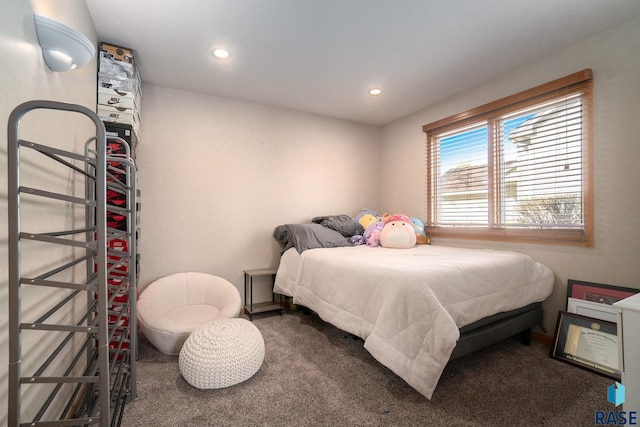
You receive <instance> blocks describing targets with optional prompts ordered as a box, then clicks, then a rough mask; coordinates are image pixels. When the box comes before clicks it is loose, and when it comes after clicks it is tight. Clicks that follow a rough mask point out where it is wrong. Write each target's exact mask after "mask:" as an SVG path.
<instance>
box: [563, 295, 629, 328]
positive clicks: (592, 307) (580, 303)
mask: <svg viewBox="0 0 640 427" xmlns="http://www.w3.org/2000/svg"><path fill="white" fill-rule="evenodd" d="M567 311H568V312H569V313H575V314H581V315H583V316H587V317H593V318H595V319H600V320H606V321H607V322H613V323H617V322H618V315H617V314H616V310H615V309H614V308H613V306H612V305H608V304H600V303H598V302H593V301H587V300H584V299H577V298H569V299H568V300H567Z"/></svg>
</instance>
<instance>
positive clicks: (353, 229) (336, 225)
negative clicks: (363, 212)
mask: <svg viewBox="0 0 640 427" xmlns="http://www.w3.org/2000/svg"><path fill="white" fill-rule="evenodd" d="M311 222H315V223H316V224H320V225H322V226H324V227H327V228H330V229H332V230H335V231H337V232H338V233H340V234H342V235H343V236H344V237H351V236H355V235H356V234H363V233H364V228H362V225H360V223H359V222H358V221H356V219H355V218H353V217H352V216H349V215H346V214H342V215H328V216H317V217H315V218H313V219H312V220H311Z"/></svg>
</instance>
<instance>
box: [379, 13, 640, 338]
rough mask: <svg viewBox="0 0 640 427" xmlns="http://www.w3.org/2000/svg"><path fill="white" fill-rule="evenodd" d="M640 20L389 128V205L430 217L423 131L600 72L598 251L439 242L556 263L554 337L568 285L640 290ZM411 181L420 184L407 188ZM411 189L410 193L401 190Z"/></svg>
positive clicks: (385, 169)
mask: <svg viewBox="0 0 640 427" xmlns="http://www.w3.org/2000/svg"><path fill="white" fill-rule="evenodd" d="M638 28H640V20H638V19H636V20H634V21H632V22H629V23H627V24H626V25H623V26H621V27H618V28H616V29H614V30H611V31H608V32H605V33H603V34H600V35H599V36H597V37H593V38H591V39H589V40H585V41H584V42H583V43H581V44H579V45H576V46H573V47H571V49H568V50H566V51H562V52H558V53H556V54H554V55H552V56H550V57H548V58H544V59H542V60H540V61H537V62H535V63H533V64H531V65H530V66H528V67H526V68H524V69H522V70H518V71H516V72H513V73H510V74H508V75H505V76H502V77H500V79H497V80H494V81H491V82H488V83H486V84H484V85H482V86H479V87H477V88H475V89H474V90H471V91H468V92H465V93H462V94H460V95H457V96H455V97H452V98H451V99H448V100H446V101H443V102H440V103H439V104H438V105H434V106H433V107H429V108H426V109H424V110H422V111H419V112H417V113H414V114H412V115H410V116H408V117H405V118H402V119H399V120H397V121H396V122H394V123H391V124H389V125H387V126H384V128H383V129H382V146H381V147H382V148H381V159H382V161H381V165H382V167H381V168H382V171H381V182H382V199H381V204H382V205H383V206H394V207H395V208H397V209H398V210H405V211H412V212H421V213H422V215H424V213H425V209H426V203H425V180H424V175H425V167H424V164H425V162H424V154H425V142H424V141H425V137H424V134H423V133H422V125H424V124H427V123H430V122H432V121H435V120H438V119H441V118H444V117H448V116H450V115H453V114H456V113H460V112H462V111H466V110H468V109H471V108H474V107H477V106H479V105H482V104H485V103H487V102H490V101H493V100H496V99H499V98H501V97H504V96H507V95H510V94H512V93H516V92H519V91H521V90H524V89H528V88H530V87H533V86H536V85H538V84H540V83H544V82H546V81H550V80H553V79H556V78H558V77H562V76H564V75H567V74H571V73H573V72H576V71H580V70H582V69H584V68H591V69H593V74H594V81H595V83H594V84H595V88H594V113H593V117H594V123H593V131H594V144H593V145H594V187H595V188H594V190H595V191H594V192H595V200H594V205H595V206H594V208H595V248H593V249H583V248H573V247H562V246H544V245H533V244H519V245H513V244H499V243H494V244H492V243H488V242H473V241H472V242H470V241H460V240H444V239H440V240H436V241H434V243H437V244H448V245H464V246H472V247H488V248H496V249H515V250H517V251H520V252H524V253H526V254H529V255H531V256H532V257H533V258H535V259H536V260H538V261H541V262H543V263H544V264H546V265H548V266H549V267H550V268H551V269H552V270H553V271H554V273H555V276H556V283H555V289H554V292H553V294H552V296H551V298H550V300H549V301H548V302H547V303H546V304H545V307H546V311H547V314H546V319H545V325H546V329H547V333H548V334H551V335H552V334H553V332H554V328H555V321H556V316H557V313H558V310H560V309H564V307H565V304H566V299H565V298H566V283H567V279H568V278H571V279H578V280H584V281H590V282H596V283H605V284H612V285H619V286H628V287H633V288H640V281H638V277H640V262H638V261H639V258H638V257H639V255H640V214H639V213H640V191H639V190H638V183H640V168H639V167H638V165H637V159H638V158H640V136H639V135H640V114H639V113H640V108H639V107H638V100H639V99H640V80H638V69H640V49H638V46H640V30H638ZM407 183H412V185H411V186H407V185H406V184H407ZM398 188H403V189H404V191H402V192H399V191H397V189H398Z"/></svg>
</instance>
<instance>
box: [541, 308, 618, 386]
mask: <svg viewBox="0 0 640 427" xmlns="http://www.w3.org/2000/svg"><path fill="white" fill-rule="evenodd" d="M550 356H551V357H552V358H554V359H558V360H561V361H563V362H565V363H569V364H571V365H575V366H578V367H580V368H583V369H587V370H590V371H593V372H596V373H598V374H600V375H604V376H606V377H609V378H611V379H614V380H618V381H620V367H619V366H618V364H619V360H618V331H617V325H616V324H615V323H613V322H607V321H604V320H599V319H594V318H592V317H588V316H582V315H580V314H575V313H569V312H566V311H561V312H560V313H559V314H558V323H557V325H556V333H555V335H554V337H553V342H552V346H551V354H550Z"/></svg>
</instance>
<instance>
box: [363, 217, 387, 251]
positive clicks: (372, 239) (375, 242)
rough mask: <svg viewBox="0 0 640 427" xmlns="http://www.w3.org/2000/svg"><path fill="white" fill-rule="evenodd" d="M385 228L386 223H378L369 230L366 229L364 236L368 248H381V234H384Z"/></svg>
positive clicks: (373, 223) (374, 223)
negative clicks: (383, 229)
mask: <svg viewBox="0 0 640 427" xmlns="http://www.w3.org/2000/svg"><path fill="white" fill-rule="evenodd" d="M383 227H384V222H382V221H376V222H372V223H371V224H369V225H368V226H367V228H365V230H364V234H363V236H364V241H365V242H366V243H367V246H371V247H372V248H375V247H377V246H380V233H381V232H382V228H383Z"/></svg>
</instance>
